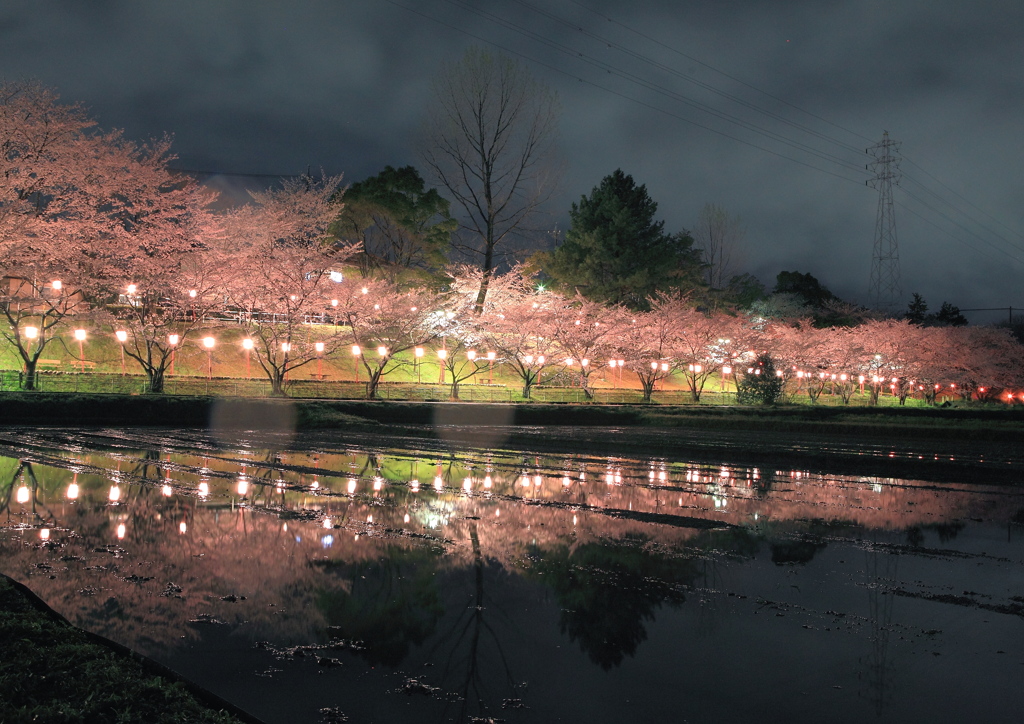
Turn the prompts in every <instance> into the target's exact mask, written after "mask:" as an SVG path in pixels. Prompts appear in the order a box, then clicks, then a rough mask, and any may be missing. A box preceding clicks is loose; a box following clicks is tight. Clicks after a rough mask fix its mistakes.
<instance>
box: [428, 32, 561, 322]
mask: <svg viewBox="0 0 1024 724" xmlns="http://www.w3.org/2000/svg"><path fill="white" fill-rule="evenodd" d="M433 90H434V103H433V107H432V108H431V109H430V111H429V114H428V117H427V126H426V148H425V150H424V154H423V155H424V161H425V162H426V164H427V166H428V167H429V168H430V170H431V172H432V173H433V175H434V177H435V178H436V180H437V182H438V183H439V184H440V185H442V186H443V187H444V188H445V189H447V191H448V192H449V193H450V194H451V196H452V198H453V199H454V200H455V203H456V205H457V206H459V207H460V208H461V209H462V219H461V220H460V231H461V232H462V234H461V241H460V249H461V250H462V251H464V252H467V253H469V254H471V255H472V256H473V257H475V258H479V265H480V269H481V270H482V271H483V276H482V277H481V279H480V288H479V290H478V292H477V298H476V311H477V313H480V312H481V311H482V310H483V305H484V300H485V299H486V297H487V288H488V284H489V282H490V280H491V276H492V274H493V271H494V268H495V266H497V264H498V259H497V258H496V250H498V247H499V246H500V245H502V244H503V243H504V242H507V241H508V240H509V239H510V238H511V237H513V236H514V235H515V234H516V232H517V231H522V230H523V228H524V225H525V223H526V221H527V219H528V218H529V217H530V216H531V214H532V213H533V212H534V211H536V209H537V207H538V205H540V204H541V203H542V202H543V201H544V200H545V199H547V198H548V196H549V195H550V193H551V190H552V188H553V186H554V178H553V174H552V173H551V171H552V169H551V165H550V164H549V163H547V162H548V161H549V160H550V158H551V155H552V145H553V144H552V141H553V139H554V135H555V129H556V123H557V117H558V109H557V105H558V104H557V101H556V98H555V96H554V94H553V93H552V91H551V90H550V89H549V88H547V87H546V86H544V85H543V84H541V83H539V82H538V81H536V80H535V79H534V78H533V76H532V75H531V74H530V72H529V70H527V69H526V68H525V67H524V66H523V65H521V64H520V63H517V62H516V61H514V60H512V59H511V58H508V57H506V56H503V55H493V54H491V53H490V52H488V51H486V50H483V49H480V48H470V49H469V50H468V51H466V54H465V55H464V56H463V57H462V59H461V60H460V61H459V62H457V63H453V64H449V65H446V66H445V67H444V68H443V69H442V71H441V74H440V75H439V76H438V78H437V79H436V81H435V82H434V86H433Z"/></svg>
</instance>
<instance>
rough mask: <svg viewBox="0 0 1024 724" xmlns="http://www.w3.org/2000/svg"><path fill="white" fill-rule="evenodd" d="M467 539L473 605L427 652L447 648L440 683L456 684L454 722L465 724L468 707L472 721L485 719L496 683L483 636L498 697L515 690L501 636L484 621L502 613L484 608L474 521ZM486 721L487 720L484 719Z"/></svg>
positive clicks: (496, 605) (495, 604) (494, 604)
mask: <svg viewBox="0 0 1024 724" xmlns="http://www.w3.org/2000/svg"><path fill="white" fill-rule="evenodd" d="M469 539H470V542H471V544H472V551H473V599H472V600H473V604H474V605H472V606H467V607H466V608H465V609H464V610H463V612H462V613H461V614H459V616H458V618H457V619H456V620H455V623H454V624H453V625H452V627H451V628H450V629H449V630H448V631H445V632H443V633H442V635H441V636H440V637H439V638H438V643H437V644H436V645H435V646H434V649H433V650H431V651H430V652H429V655H430V656H433V655H434V654H435V653H437V649H439V648H441V647H449V646H450V649H449V651H448V656H447V659H446V661H445V665H444V669H443V670H442V673H441V675H442V679H443V680H445V681H448V680H450V679H453V680H455V681H458V693H459V696H458V699H457V705H458V711H457V712H456V713H455V719H454V721H456V722H460V723H461V722H465V721H467V720H468V719H469V717H470V707H473V708H474V709H475V711H476V713H477V714H479V715H480V716H479V717H477V718H475V719H469V720H474V721H475V720H479V718H485V717H488V696H489V694H490V693H491V692H489V691H488V690H487V684H488V682H490V681H495V680H497V679H494V678H492V677H491V676H489V675H488V673H487V671H485V664H486V663H487V662H486V661H482V659H484V655H485V653H487V652H486V651H485V649H486V648H487V646H486V644H485V640H484V639H485V634H487V638H489V639H490V642H491V644H492V645H493V647H494V649H495V650H496V652H497V654H498V658H499V659H500V661H501V667H502V670H503V674H504V676H503V679H504V686H505V691H503V692H501V693H500V695H501V696H504V697H506V698H508V697H511V695H512V693H513V691H514V689H515V680H514V677H513V676H512V671H511V669H510V668H509V665H508V661H507V660H506V658H505V652H504V650H503V649H502V647H501V636H500V635H499V634H498V633H497V632H496V631H495V630H494V627H493V626H492V623H491V622H490V621H488V620H487V618H486V615H487V614H488V612H489V611H497V612H498V613H499V614H501V613H502V611H501V607H500V602H498V601H491V602H489V603H488V605H485V599H484V578H485V576H484V573H485V564H486V561H485V560H484V556H483V551H482V549H481V547H480V536H479V533H478V529H477V523H476V521H475V520H470V521H469ZM452 703H453V702H452V701H451V699H449V700H448V701H447V702H446V704H445V708H444V711H443V712H442V716H441V719H442V720H445V717H446V716H447V714H448V710H449V708H450V707H451V705H452ZM485 720H486V719H485Z"/></svg>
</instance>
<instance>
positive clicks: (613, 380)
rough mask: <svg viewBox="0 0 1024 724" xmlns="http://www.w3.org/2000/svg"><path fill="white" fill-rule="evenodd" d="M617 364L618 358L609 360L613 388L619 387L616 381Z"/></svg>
mask: <svg viewBox="0 0 1024 724" xmlns="http://www.w3.org/2000/svg"><path fill="white" fill-rule="evenodd" d="M617 364H618V360H614V359H610V360H608V366H609V367H611V368H612V388H616V387H618V384H617V383H616V382H615V365H617Z"/></svg>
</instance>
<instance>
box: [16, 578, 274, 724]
mask: <svg viewBox="0 0 1024 724" xmlns="http://www.w3.org/2000/svg"><path fill="white" fill-rule="evenodd" d="M0 651H2V652H3V655H2V656H0V721H2V722H4V723H5V724H21V723H22V722H26V723H27V722H47V723H48V724H60V723H63V722H68V723H69V724H70V723H71V722H75V723H78V722H81V723H83V724H86V723H88V724H92V723H93V722H95V723H97V724H104V723H106V722H146V723H147V724H179V723H180V722H197V723H198V724H205V723H207V722H209V723H210V724H238V723H239V722H249V723H253V724H258V720H257V719H256V718H255V717H252V716H250V715H248V714H245V713H244V712H241V711H239V710H238V709H237V708H236V707H233V706H231V705H230V704H227V703H226V702H223V701H221V700H219V699H217V698H216V697H215V696H213V695H212V694H210V693H209V692H206V691H204V690H202V689H200V688H199V687H197V686H195V685H194V684H190V683H188V682H185V681H184V680H182V679H181V678H180V677H177V676H176V675H175V674H173V672H170V671H168V670H167V669H164V668H163V667H161V666H160V665H158V664H156V663H154V662H152V661H149V660H148V659H145V658H143V657H141V656H138V655H137V654H133V653H131V652H130V651H128V650H127V649H125V648H123V647H120V646H118V645H116V644H113V643H111V642H107V641H105V640H104V639H101V638H100V637H98V636H94V635H92V634H88V633H85V632H83V631H81V630H79V629H77V628H75V627H74V626H72V625H71V624H70V623H68V622H67V621H66V620H64V619H63V618H61V617H60V616H58V615H57V614H56V613H54V612H53V611H51V610H50V609H49V608H47V607H46V605H45V604H43V603H42V602H41V601H40V600H39V599H38V598H36V597H35V596H34V595H33V594H32V593H31V592H29V591H28V589H26V588H24V586H21V585H20V584H17V583H15V582H14V581H11V580H10V579H9V578H7V577H6V576H3V575H0Z"/></svg>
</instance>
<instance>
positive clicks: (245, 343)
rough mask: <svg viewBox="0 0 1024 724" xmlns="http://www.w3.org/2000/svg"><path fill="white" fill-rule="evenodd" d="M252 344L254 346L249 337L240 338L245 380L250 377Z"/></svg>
mask: <svg viewBox="0 0 1024 724" xmlns="http://www.w3.org/2000/svg"><path fill="white" fill-rule="evenodd" d="M253 346H254V343H253V341H252V339H251V338H249V337H246V338H245V339H243V340H242V349H244V350H245V379H247V380H251V379H252V360H251V355H252V348H253Z"/></svg>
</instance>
